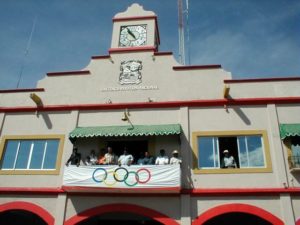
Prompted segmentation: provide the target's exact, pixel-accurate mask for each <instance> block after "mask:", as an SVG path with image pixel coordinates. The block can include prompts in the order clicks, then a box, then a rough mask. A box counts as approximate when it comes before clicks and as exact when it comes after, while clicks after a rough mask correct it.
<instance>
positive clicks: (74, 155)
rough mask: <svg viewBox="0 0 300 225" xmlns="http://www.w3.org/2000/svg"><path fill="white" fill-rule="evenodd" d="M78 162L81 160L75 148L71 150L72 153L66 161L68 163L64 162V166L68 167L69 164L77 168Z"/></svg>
mask: <svg viewBox="0 0 300 225" xmlns="http://www.w3.org/2000/svg"><path fill="white" fill-rule="evenodd" d="M80 160H81V154H80V153H78V149H77V148H73V152H72V154H71V156H70V158H69V159H68V161H67V162H66V166H69V163H71V165H76V166H79V165H80Z"/></svg>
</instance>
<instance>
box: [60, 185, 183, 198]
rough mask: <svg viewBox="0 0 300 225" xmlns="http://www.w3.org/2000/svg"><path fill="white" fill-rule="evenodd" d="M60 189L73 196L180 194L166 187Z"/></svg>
mask: <svg viewBox="0 0 300 225" xmlns="http://www.w3.org/2000/svg"><path fill="white" fill-rule="evenodd" d="M62 189H63V190H64V191H66V192H68V193H75V194H82V193H84V194H89V193H91V194H95V193H97V194H100V195H102V194H105V195H107V193H112V194H113V195H126V196H127V195H132V196H137V195H143V196H144V195H149V194H150V195H151V194H155V195H160V194H161V195H165V194H167V195H174V194H176V195H178V194H179V193H180V190H181V189H180V187H168V188H99V187H77V186H72V187H70V186H62Z"/></svg>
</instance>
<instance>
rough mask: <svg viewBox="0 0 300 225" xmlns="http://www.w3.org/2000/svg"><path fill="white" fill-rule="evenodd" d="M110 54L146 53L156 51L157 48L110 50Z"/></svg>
mask: <svg viewBox="0 0 300 225" xmlns="http://www.w3.org/2000/svg"><path fill="white" fill-rule="evenodd" d="M108 51H109V53H126V52H145V51H156V47H153V46H146V47H130V48H110V49H109V50H108Z"/></svg>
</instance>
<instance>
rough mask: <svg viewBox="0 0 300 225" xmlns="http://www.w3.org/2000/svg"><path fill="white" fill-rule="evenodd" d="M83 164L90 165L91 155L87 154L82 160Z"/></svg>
mask: <svg viewBox="0 0 300 225" xmlns="http://www.w3.org/2000/svg"><path fill="white" fill-rule="evenodd" d="M84 165H86V166H92V165H93V164H92V162H91V157H90V156H87V157H86V159H85V161H84Z"/></svg>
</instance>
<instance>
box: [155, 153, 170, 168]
mask: <svg viewBox="0 0 300 225" xmlns="http://www.w3.org/2000/svg"><path fill="white" fill-rule="evenodd" d="M165 154H166V152H165V150H164V149H161V150H160V151H159V155H158V156H157V157H156V160H155V165H167V164H169V157H168V156H166V155H165Z"/></svg>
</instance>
